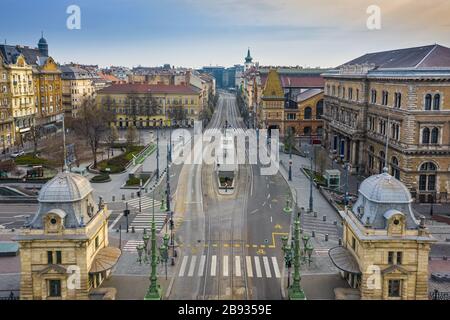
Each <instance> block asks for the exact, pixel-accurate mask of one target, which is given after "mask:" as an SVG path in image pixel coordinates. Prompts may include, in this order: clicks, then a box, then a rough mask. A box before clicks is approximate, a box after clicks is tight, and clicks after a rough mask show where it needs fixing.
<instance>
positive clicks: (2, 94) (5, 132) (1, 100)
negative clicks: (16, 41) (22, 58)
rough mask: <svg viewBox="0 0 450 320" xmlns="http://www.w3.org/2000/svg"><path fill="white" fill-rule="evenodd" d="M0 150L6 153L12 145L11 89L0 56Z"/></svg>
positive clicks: (6, 71)
mask: <svg viewBox="0 0 450 320" xmlns="http://www.w3.org/2000/svg"><path fill="white" fill-rule="evenodd" d="M0 140H1V141H0V148H1V150H2V151H1V152H2V153H3V152H8V151H9V150H10V148H11V147H12V146H13V145H14V121H13V117H12V110H11V87H10V82H9V75H8V70H7V69H6V67H5V65H4V63H3V58H2V55H1V54H0Z"/></svg>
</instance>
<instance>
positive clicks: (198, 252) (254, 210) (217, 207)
mask: <svg viewBox="0 0 450 320" xmlns="http://www.w3.org/2000/svg"><path fill="white" fill-rule="evenodd" d="M225 121H228V124H229V125H230V126H231V128H233V129H239V128H241V129H242V128H243V127H244V126H243V123H242V120H241V119H240V118H239V114H238V109H237V106H236V101H235V98H234V96H233V95H230V94H222V95H221V97H220V100H219V103H218V106H217V108H216V111H215V114H214V116H213V119H212V121H211V124H210V126H209V127H208V128H207V130H212V131H214V130H217V129H221V128H223V126H224V124H225ZM215 175H216V173H215V172H214V165H207V164H203V165H198V164H197V165H184V166H183V169H182V171H181V175H180V178H179V184H178V191H177V194H176V199H175V203H176V210H175V211H176V214H177V215H182V216H183V223H182V225H181V226H180V228H179V229H178V230H177V238H178V241H179V245H180V253H181V254H180V256H179V257H178V268H177V270H176V272H175V275H176V277H175V280H174V282H173V285H172V287H171V293H170V299H281V279H280V278H281V272H280V270H282V268H283V259H282V254H281V248H280V237H281V235H283V234H287V233H288V232H289V223H290V216H289V215H286V214H284V213H283V211H282V208H283V207H284V205H285V202H284V199H285V195H287V194H288V186H287V184H286V182H285V181H284V179H283V178H282V176H281V175H280V174H277V175H274V176H261V175H260V172H259V165H250V164H242V165H240V166H239V173H238V176H237V178H236V179H237V184H236V190H235V191H234V193H232V194H227V195H223V194H220V193H219V192H218V186H217V180H216V178H215Z"/></svg>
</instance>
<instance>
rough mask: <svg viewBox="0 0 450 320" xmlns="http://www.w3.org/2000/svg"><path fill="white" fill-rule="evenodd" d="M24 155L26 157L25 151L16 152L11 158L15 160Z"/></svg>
mask: <svg viewBox="0 0 450 320" xmlns="http://www.w3.org/2000/svg"><path fill="white" fill-rule="evenodd" d="M23 155H25V152H24V151H23V150H21V151H16V152H13V153H11V158H13V159H15V158H17V157H20V156H23Z"/></svg>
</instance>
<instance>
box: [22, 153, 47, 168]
mask: <svg viewBox="0 0 450 320" xmlns="http://www.w3.org/2000/svg"><path fill="white" fill-rule="evenodd" d="M15 162H16V164H18V165H22V166H24V165H30V166H39V165H44V164H47V163H48V160H46V159H42V158H39V157H37V156H34V155H32V154H26V155H23V156H20V157H17V158H16V159H15Z"/></svg>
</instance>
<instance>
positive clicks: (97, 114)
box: [74, 100, 112, 168]
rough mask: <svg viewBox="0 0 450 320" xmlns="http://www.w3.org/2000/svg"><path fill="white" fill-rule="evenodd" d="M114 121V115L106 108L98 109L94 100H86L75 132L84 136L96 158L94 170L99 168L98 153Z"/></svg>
mask: <svg viewBox="0 0 450 320" xmlns="http://www.w3.org/2000/svg"><path fill="white" fill-rule="evenodd" d="M111 121H112V115H111V113H110V112H108V111H107V110H105V109H104V108H101V107H97V106H96V105H95V102H94V101H92V100H85V101H83V103H82V105H81V110H80V112H79V117H78V119H76V121H75V123H74V125H75V131H77V133H78V134H80V135H82V136H84V137H85V138H86V140H87V143H88V145H89V147H90V149H91V152H92V156H93V158H94V168H97V151H98V149H99V147H100V141H101V140H102V139H103V138H104V136H105V134H106V133H107V131H108V128H109V125H110V123H111Z"/></svg>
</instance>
